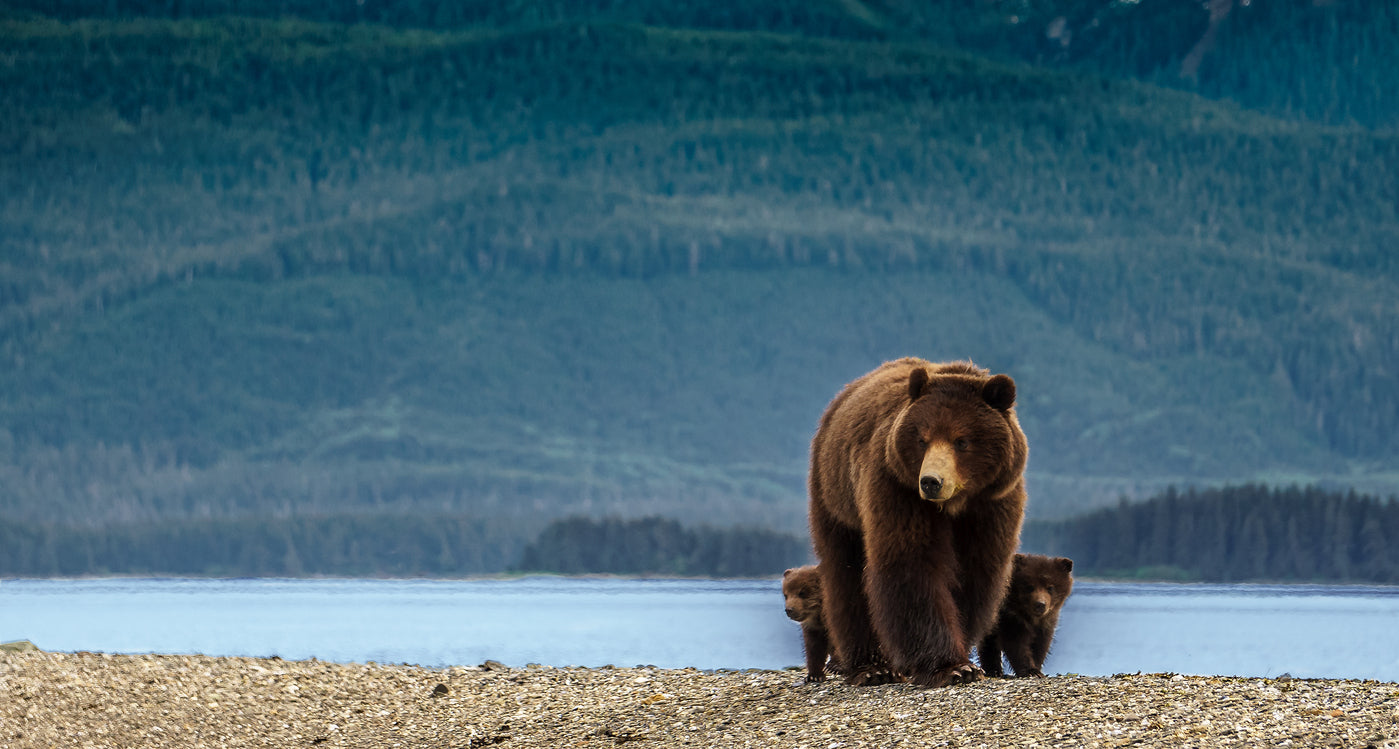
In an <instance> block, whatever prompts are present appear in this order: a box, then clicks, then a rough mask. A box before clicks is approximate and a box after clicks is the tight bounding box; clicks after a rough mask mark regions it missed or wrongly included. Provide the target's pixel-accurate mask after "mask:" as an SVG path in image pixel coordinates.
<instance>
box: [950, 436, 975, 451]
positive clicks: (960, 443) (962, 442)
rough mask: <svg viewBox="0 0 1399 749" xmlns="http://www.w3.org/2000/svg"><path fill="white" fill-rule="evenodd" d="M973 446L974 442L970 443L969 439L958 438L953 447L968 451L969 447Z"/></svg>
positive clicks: (957, 449)
mask: <svg viewBox="0 0 1399 749" xmlns="http://www.w3.org/2000/svg"><path fill="white" fill-rule="evenodd" d="M971 446H972V443H970V442H968V441H966V440H964V439H958V440H956V441H954V442H953V443H952V448H953V449H954V450H956V451H957V452H966V451H967V448H969V447H971Z"/></svg>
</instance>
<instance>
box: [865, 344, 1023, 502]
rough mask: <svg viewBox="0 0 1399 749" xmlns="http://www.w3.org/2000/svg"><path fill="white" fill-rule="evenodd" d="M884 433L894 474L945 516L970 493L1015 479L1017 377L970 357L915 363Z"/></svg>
mask: <svg viewBox="0 0 1399 749" xmlns="http://www.w3.org/2000/svg"><path fill="white" fill-rule="evenodd" d="M907 397H908V400H907V401H906V403H905V405H904V407H903V408H902V410H901V411H900V412H899V415H898V417H897V419H896V420H895V424H894V428H893V430H892V431H891V432H890V434H889V443H888V446H887V449H888V453H889V454H888V460H889V464H890V466H891V467H892V470H893V472H894V474H895V476H896V477H897V478H898V479H899V480H900V481H901V482H902V483H903V484H904V485H905V486H909V487H911V488H914V489H916V490H917V491H918V496H919V497H920V498H921V499H923V500H926V501H929V502H935V503H937V505H938V506H939V507H940V508H941V509H942V510H943V511H944V512H947V513H948V514H952V515H955V514H957V513H959V512H961V511H962V510H963V509H964V508H965V507H966V502H967V500H968V499H969V498H971V497H977V496H985V497H991V498H995V497H1000V496H1003V495H1005V494H1006V493H1007V492H1008V491H1009V490H1010V489H1011V488H1012V487H1013V486H1015V485H1016V484H1018V482H1019V481H1020V477H1021V475H1022V474H1023V473H1024V470H1025V459H1026V457H1027V453H1028V449H1027V447H1026V444H1025V434H1024V433H1023V432H1021V431H1020V424H1019V422H1018V421H1016V418H1015V381H1014V380H1012V379H1011V378H1010V376H1008V375H1003V374H998V375H992V374H990V373H989V372H987V371H986V370H984V369H981V368H979V367H976V366H975V365H973V364H971V363H970V362H957V363H954V364H944V365H938V366H935V367H934V368H933V369H932V370H929V369H928V368H926V367H915V368H914V369H913V370H912V371H911V372H910V374H909V377H908V395H907Z"/></svg>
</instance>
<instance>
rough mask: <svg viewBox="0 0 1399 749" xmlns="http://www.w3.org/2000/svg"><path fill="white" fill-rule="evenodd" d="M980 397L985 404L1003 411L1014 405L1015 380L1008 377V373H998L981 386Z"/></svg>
mask: <svg viewBox="0 0 1399 749" xmlns="http://www.w3.org/2000/svg"><path fill="white" fill-rule="evenodd" d="M981 397H982V399H984V400H985V401H986V405H988V406H990V407H992V408H994V409H996V410H997V411H1005V410H1007V409H1009V408H1010V407H1011V406H1014V405H1015V380H1012V379H1010V375H1003V374H998V375H996V376H994V377H992V378H991V379H989V380H987V381H986V384H985V385H982V386H981Z"/></svg>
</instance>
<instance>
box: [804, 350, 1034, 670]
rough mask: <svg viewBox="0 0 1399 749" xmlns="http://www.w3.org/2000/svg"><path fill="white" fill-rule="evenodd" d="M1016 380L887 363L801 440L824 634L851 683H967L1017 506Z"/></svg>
mask: <svg viewBox="0 0 1399 749" xmlns="http://www.w3.org/2000/svg"><path fill="white" fill-rule="evenodd" d="M1014 406H1015V382H1014V381H1013V380H1011V378H1010V377H1008V376H1006V375H1003V374H997V375H993V374H991V373H990V372H987V371H986V370H984V369H982V368H980V367H977V366H976V365H974V364H972V363H971V362H953V363H950V364H934V363H932V362H929V361H924V360H922V359H913V358H908V359H899V360H897V361H892V362H887V363H885V364H883V365H881V366H880V367H879V368H877V369H875V370H874V371H873V372H870V373H869V374H867V375H865V376H864V377H861V378H859V379H858V380H855V381H854V382H852V383H850V384H849V385H846V386H845V388H844V389H843V390H841V391H840V393H838V394H837V395H836V397H835V399H834V400H832V401H831V404H830V405H829V406H827V407H826V412H825V414H824V415H822V417H821V424H820V426H819V427H817V430H816V436H815V437H813V438H812V440H811V471H810V474H809V475H808V490H809V492H810V495H811V506H810V517H809V519H810V523H811V538H812V541H813V543H814V545H815V547H816V556H817V557H818V558H819V559H820V560H821V561H820V564H818V565H817V569H819V570H820V573H821V590H822V592H823V594H824V600H823V602H822V603H823V606H824V610H825V622H826V631H827V634H828V635H829V637H830V642H831V645H832V646H834V648H835V651H836V654H837V656H838V657H839V658H840V661H841V663H842V665H844V666H845V669H846V673H847V675H846V682H847V683H849V684H852V685H856V686H859V685H866V684H880V683H886V682H889V681H892V680H896V679H906V680H908V681H910V682H912V683H914V684H917V685H920V686H925V687H938V686H945V685H947V684H954V683H959V682H967V681H973V680H975V679H978V678H981V675H982V674H981V670H980V669H978V668H977V667H976V666H974V665H972V662H971V660H970V655H971V648H972V646H973V645H975V644H976V643H978V642H980V641H981V639H982V638H984V637H985V636H986V634H987V633H988V632H990V631H991V627H992V625H994V624H995V622H996V614H997V612H998V611H1000V608H1001V599H1002V598H1004V597H1005V592H1006V588H1007V585H1008V583H1009V580H1010V569H1011V558H1012V557H1014V556H1015V549H1016V547H1018V546H1019V545H1020V522H1021V520H1022V518H1023V517H1024V514H1025V482H1024V472H1025V459H1026V456H1027V454H1028V451H1029V449H1028V447H1027V446H1026V444H1025V434H1024V432H1022V431H1021V430H1020V424H1019V423H1018V422H1017V420H1016V417H1015V408H1014Z"/></svg>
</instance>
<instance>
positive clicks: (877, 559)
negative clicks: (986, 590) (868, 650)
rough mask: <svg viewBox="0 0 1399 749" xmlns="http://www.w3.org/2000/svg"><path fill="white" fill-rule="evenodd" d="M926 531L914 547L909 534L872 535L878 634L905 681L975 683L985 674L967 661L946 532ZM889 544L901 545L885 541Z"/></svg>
mask: <svg viewBox="0 0 1399 749" xmlns="http://www.w3.org/2000/svg"><path fill="white" fill-rule="evenodd" d="M904 528H905V529H907V528H908V526H907V525H905V526H904ZM921 530H922V532H921V534H920V535H918V536H915V537H914V538H913V540H914V541H916V542H914V543H910V539H909V538H908V536H906V535H905V536H904V537H902V538H900V537H899V536H890V535H881V534H878V533H876V534H870V536H869V537H870V539H871V540H870V541H869V544H868V551H869V566H868V567H867V568H866V569H865V595H866V597H867V598H868V599H869V602H870V618H871V619H872V620H873V622H874V629H875V631H876V632H877V633H878V635H879V642H880V645H881V646H882V648H883V650H884V655H885V657H886V658H887V659H888V661H889V665H890V666H892V667H893V669H894V671H895V672H897V673H898V674H899V675H900V676H902V677H903V678H904V679H905V680H907V681H909V682H912V683H914V684H917V685H919V686H924V687H942V686H947V685H949V684H962V683H966V682H971V681H976V680H977V679H980V678H982V677H983V673H982V671H981V669H979V668H977V667H976V666H975V665H973V664H972V662H971V660H970V658H969V657H968V655H969V650H970V647H969V645H968V644H967V640H966V635H965V633H964V632H963V629H962V622H961V613H960V612H959V610H958V606H957V600H956V596H955V595H954V592H953V591H954V590H955V589H956V586H957V584H958V581H957V578H956V573H957V563H956V559H955V557H953V556H952V544H951V543H950V539H948V538H947V536H946V532H947V528H946V526H945V525H939V524H936V523H934V524H930V525H928V526H925V527H924V528H923V529H921ZM888 540H894V541H901V542H902V543H886V542H882V541H888Z"/></svg>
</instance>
